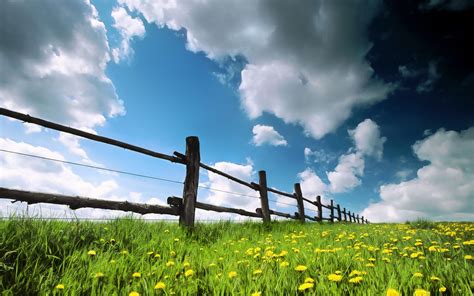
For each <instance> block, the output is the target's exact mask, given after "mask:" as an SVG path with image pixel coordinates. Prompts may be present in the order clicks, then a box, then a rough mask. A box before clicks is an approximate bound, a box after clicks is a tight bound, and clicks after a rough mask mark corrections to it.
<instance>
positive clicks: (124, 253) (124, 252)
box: [120, 250, 128, 255]
mask: <svg viewBox="0 0 474 296" xmlns="http://www.w3.org/2000/svg"><path fill="white" fill-rule="evenodd" d="M120 253H121V254H122V255H127V254H128V251H127V250H122V252H120Z"/></svg>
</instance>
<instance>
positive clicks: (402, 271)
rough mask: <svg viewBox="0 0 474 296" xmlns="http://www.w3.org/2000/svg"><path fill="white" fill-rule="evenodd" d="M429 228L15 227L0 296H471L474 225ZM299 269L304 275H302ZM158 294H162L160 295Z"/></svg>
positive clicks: (18, 222) (123, 222)
mask: <svg viewBox="0 0 474 296" xmlns="http://www.w3.org/2000/svg"><path fill="white" fill-rule="evenodd" d="M429 225H430V227H426V228H425V227H417V225H416V224H413V225H412V224H369V225H355V224H337V223H336V224H334V225H329V224H322V225H321V224H316V223H307V224H304V225H302V224H298V223H295V222H273V223H271V224H269V225H263V224H262V223H255V222H253V223H251V222H248V223H230V222H221V223H213V224H198V225H197V227H196V231H195V232H193V233H186V231H184V230H183V229H181V228H179V227H178V226H177V225H176V224H172V223H165V222H161V223H150V222H145V221H142V220H134V219H119V220H114V221H110V222H104V223H99V222H65V221H38V220H32V219H27V218H20V219H18V218H16V219H10V220H5V221H0V236H1V242H0V258H1V261H0V291H2V295H129V294H130V293H131V292H138V293H139V294H140V295H173V294H176V295H198V294H206V295H208V294H210V295H228V294H235V295H252V294H253V293H256V294H253V295H259V294H258V292H260V293H261V295H297V294H308V295H311V294H315V295H386V293H387V291H388V289H394V290H395V291H397V292H398V293H399V294H400V295H413V294H414V293H415V291H416V289H423V290H425V291H426V292H431V295H472V292H473V289H474V278H473V277H474V270H473V260H472V259H469V258H472V257H469V255H474V252H473V249H474V238H473V233H474V224H473V223H433V222H430V224H429ZM90 251H94V252H90ZM94 253H95V255H94ZM170 262H172V263H170ZM298 265H301V266H303V267H300V268H299V269H304V270H303V271H297V270H295V268H296V267H297V266H298ZM304 267H306V269H305V268H304ZM190 270H191V271H190ZM416 273H420V274H421V275H422V277H417V276H415V274H416ZM233 275H235V276H233ZM417 275H419V274H417ZM432 276H435V277H436V278H433V279H432V278H431V277H432ZM357 277H359V278H358V279H357V280H351V279H354V278H357ZM330 279H332V280H330ZM339 279H340V280H339ZM337 280H339V281H337ZM354 281H355V282H357V281H360V282H359V283H354ZM160 282H161V283H162V284H164V286H165V287H164V288H163V289H155V286H156V285H157V284H158V283H160ZM305 282H306V285H302V284H303V283H305ZM162 284H160V285H158V286H161V287H163V285H162ZM299 287H300V288H301V289H302V288H306V290H304V291H299V290H298V288H299ZM441 287H445V288H446V291H445V292H444V293H442V292H440V291H439V289H440V288H441ZM61 288H63V289H61ZM418 292H419V293H421V294H419V295H428V294H422V293H423V292H421V291H418ZM394 295H396V294H394Z"/></svg>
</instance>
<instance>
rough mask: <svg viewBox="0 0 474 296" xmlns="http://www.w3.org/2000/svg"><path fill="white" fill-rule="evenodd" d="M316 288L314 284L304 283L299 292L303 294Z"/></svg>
mask: <svg viewBox="0 0 474 296" xmlns="http://www.w3.org/2000/svg"><path fill="white" fill-rule="evenodd" d="M313 287H314V284H313V283H304V284H301V285H300V286H299V287H298V291H300V292H303V291H305V290H308V289H311V288H313Z"/></svg>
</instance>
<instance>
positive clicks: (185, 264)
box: [183, 262, 191, 268]
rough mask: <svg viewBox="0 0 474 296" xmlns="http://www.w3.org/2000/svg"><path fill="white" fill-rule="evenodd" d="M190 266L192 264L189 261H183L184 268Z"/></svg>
mask: <svg viewBox="0 0 474 296" xmlns="http://www.w3.org/2000/svg"><path fill="white" fill-rule="evenodd" d="M189 266H191V264H189V262H184V263H183V267H184V268H186V267H189Z"/></svg>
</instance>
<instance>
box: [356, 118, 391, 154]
mask: <svg viewBox="0 0 474 296" xmlns="http://www.w3.org/2000/svg"><path fill="white" fill-rule="evenodd" d="M348 133H349V135H350V136H351V138H352V139H353V141H354V143H355V146H356V150H357V151H359V152H360V153H362V154H363V155H368V156H373V157H375V158H376V159H377V160H381V159H382V155H383V144H384V143H385V141H386V140H387V138H386V137H381V136H380V128H379V126H378V125H377V123H375V122H374V121H372V120H371V119H365V120H364V121H362V122H361V123H359V124H358V125H357V127H356V128H355V129H353V130H349V131H348Z"/></svg>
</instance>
